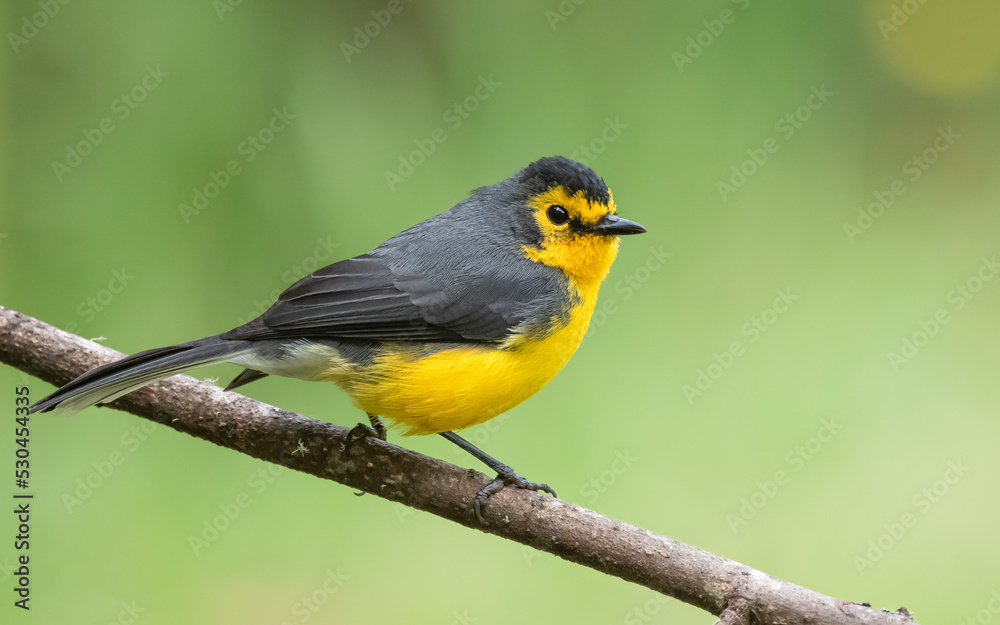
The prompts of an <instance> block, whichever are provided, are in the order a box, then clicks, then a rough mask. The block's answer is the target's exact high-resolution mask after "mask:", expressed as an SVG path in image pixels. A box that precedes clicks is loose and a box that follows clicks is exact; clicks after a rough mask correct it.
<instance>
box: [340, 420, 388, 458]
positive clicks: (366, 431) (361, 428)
mask: <svg viewBox="0 0 1000 625" xmlns="http://www.w3.org/2000/svg"><path fill="white" fill-rule="evenodd" d="M368 437H374V438H378V439H381V440H385V428H384V427H383V428H382V432H381V433H379V431H378V430H377V429H375V428H373V427H371V426H369V425H365V424H364V423H359V424H357V425H355V426H354V427H352V428H351V431H350V432H348V433H347V439H346V440H345V441H344V453H350V452H351V446H352V445H354V441H358V440H361V439H362V438H368Z"/></svg>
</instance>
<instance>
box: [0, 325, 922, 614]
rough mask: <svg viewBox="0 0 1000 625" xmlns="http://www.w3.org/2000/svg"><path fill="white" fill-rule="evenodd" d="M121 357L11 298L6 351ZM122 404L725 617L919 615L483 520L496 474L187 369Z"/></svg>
mask: <svg viewBox="0 0 1000 625" xmlns="http://www.w3.org/2000/svg"><path fill="white" fill-rule="evenodd" d="M120 357H121V354H119V353H118V352H116V351H114V350H111V349H108V348H106V347H104V346H102V345H98V344H97V343H93V342H91V341H88V340H86V339H83V338H81V337H79V336H75V335H73V334H69V333H67V332H63V331H62V330H59V329H58V328H55V327H53V326H50V325H47V324H45V323H42V322H41V321H38V320H37V319H34V318H32V317H29V316H27V315H24V314H22V313H19V312H17V311H14V310H10V309H8V308H4V307H3V306H0V361H2V362H4V363H6V364H9V365H12V366H14V367H17V368H18V369H20V370H22V371H25V372H27V373H30V374H32V375H34V376H37V377H39V378H41V379H42V380H45V381H46V382H50V383H52V384H56V385H61V384H65V383H66V382H68V381H70V380H71V379H73V378H75V377H76V376H78V375H79V374H81V373H83V372H85V371H88V370H89V369H92V368H93V367H96V366H98V365H101V364H104V363H107V362H110V361H113V360H117V359H118V358H120ZM111 406H112V407H113V408H117V409H119V410H124V411H127V412H130V413H132V414H135V415H138V416H140V417H143V418H146V419H149V420H151V421H155V422H156V423H160V424H162V425H165V426H168V427H171V428H173V429H175V430H178V431H181V432H186V433H188V434H191V435H192V436H197V437H198V438H202V439H205V440H207V441H210V442H213V443H215V444H217V445H221V446H223V447H228V448H230V449H233V450H236V451H239V452H242V453H244V454H247V455H249V456H253V457H254V458H260V459H261V460H267V461H268V462H273V463H275V464H280V465H282V466H285V467H288V468H290V469H295V470H296V471H302V472H303V473H309V474H311V475H315V476H317V477H321V478H324V479H328V480H333V481H335V482H339V483H341V484H344V485H346V486H349V487H351V488H355V489H358V490H362V491H364V492H366V493H371V494H373V495H376V496H378V497H382V498H385V499H388V500H390V501H397V502H400V503H403V504H405V505H407V506H411V507H413V508H417V509H418V510H424V511H426V512H430V513H432V514H436V515H438V516H440V517H443V518H446V519H449V520H451V521H454V522H456V523H459V524H461V525H464V526H466V527H470V528H472V529H477V530H480V531H483V532H487V533H490V534H495V535H497V536H500V537H502V538H506V539H508V540H513V541H516V542H519V543H521V544H524V545H529V546H531V547H534V548H536V549H539V550H541V551H546V552H548V553H551V554H554V555H557V556H559V557H561V558H565V559H566V560H569V561H571V562H576V563H579V564H583V565H585V566H588V567H590V568H593V569H595V570H597V571H600V572H602V573H606V574H608V575H614V576H615V577H620V578H621V579H624V580H627V581H630V582H634V583H636V584H639V585H642V586H645V587H647V588H650V589H652V590H655V591H657V592H660V593H663V594H665V595H669V596H671V597H675V598H677V599H680V600H681V601H684V602H686V603H689V604H691V605H694V606H697V607H699V608H702V609H703V610H707V611H708V612H711V613H712V614H714V615H717V616H719V617H720V618H719V622H721V623H782V624H784V623H851V624H855V625H856V624H859V623H880V624H893V625H913V623H914V621H913V620H912V618H911V617H910V615H909V612H907V611H906V610H905V609H903V608H901V609H900V610H899V611H897V612H887V611H883V610H877V609H874V608H871V607H869V606H867V605H862V604H858V603H853V602H845V601H839V600H837V599H833V598H831V597H827V596H825V595H821V594H819V593H816V592H813V591H811V590H808V589H806V588H802V587H801V586H796V585H795V584H792V583H790V582H786V581H784V580H781V579H778V578H775V577H772V576H770V575H767V574H766V573H762V572H760V571H757V570H755V569H752V568H750V567H748V566H745V565H743V564H740V563H738V562H734V561H732V560H728V559H726V558H723V557H722V556H718V555H715V554H712V553H708V552H706V551H702V550H701V549H697V548H695V547H691V546H689V545H685V544H684V543H681V542H678V541H676V540H672V539H670V538H666V537H663V536H658V535H656V534H653V533H652V532H648V531H646V530H643V529H641V528H638V527H635V526H632V525H629V524H627V523H623V522H621V521H618V520H615V519H612V518H609V517H606V516H603V515H600V514H598V513H596V512H592V511H590V510H587V509H585V508H581V507H579V506H576V505H574V504H571V503H567V502H565V501H562V500H559V499H555V498H552V497H547V496H543V495H540V494H538V493H534V492H529V491H525V490H519V489H513V488H507V489H504V490H502V491H501V492H499V493H497V494H496V495H494V496H493V497H492V498H491V499H490V501H489V503H488V505H487V506H486V508H485V510H484V516H485V518H486V520H487V523H488V525H486V526H483V525H481V524H480V523H479V522H478V521H477V520H476V518H475V515H474V514H473V512H472V508H471V503H472V501H473V498H474V497H475V495H476V493H477V492H478V491H479V489H481V488H482V487H483V486H485V485H486V483H487V482H489V481H490V479H491V478H490V477H487V476H485V475H483V474H481V473H478V472H475V471H471V470H468V469H462V468H460V467H457V466H454V465H451V464H448V463H445V462H442V461H440V460H435V459H433V458H428V457H426V456H423V455H420V454H417V453H414V452H412V451H409V450H407V449H403V448H401V447H397V446H396V445H392V444H389V443H385V442H383V441H380V440H375V439H373V438H366V439H362V440H360V441H357V442H356V443H355V444H354V445H353V446H352V447H351V448H350V453H345V451H344V441H345V439H346V435H347V431H348V430H347V429H346V428H342V427H338V426H335V425H332V424H329V423H325V422H323V421H316V420H314V419H309V418H306V417H303V416H301V415H298V414H294V413H291V412H286V411H284V410H280V409H278V408H275V407H273V406H269V405H267V404H263V403H261V402H258V401H255V400H252V399H249V398H247V397H243V396H242V395H238V394H236V393H232V392H230V393H227V392H224V391H223V390H222V389H221V388H219V387H217V386H214V385H212V384H208V383H206V382H201V381H199V380H195V379H193V378H190V377H187V376H174V377H171V378H168V379H167V380H164V381H163V382H160V383H159V384H155V385H153V386H149V387H146V388H144V389H141V390H138V391H136V392H134V393H131V394H129V395H126V396H124V397H122V398H120V399H118V400H117V401H115V402H113V403H112V404H111ZM42 418H44V417H42ZM300 441H301V444H302V445H304V446H305V448H306V449H307V450H308V451H303V450H302V449H301V448H300ZM296 450H298V452H296Z"/></svg>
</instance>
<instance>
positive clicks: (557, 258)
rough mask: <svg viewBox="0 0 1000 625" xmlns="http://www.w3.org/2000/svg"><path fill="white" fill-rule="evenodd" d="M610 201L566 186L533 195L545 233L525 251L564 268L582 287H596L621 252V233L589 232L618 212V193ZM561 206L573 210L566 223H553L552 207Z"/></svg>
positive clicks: (575, 283)
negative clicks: (550, 214)
mask: <svg viewBox="0 0 1000 625" xmlns="http://www.w3.org/2000/svg"><path fill="white" fill-rule="evenodd" d="M609 197H611V199H610V200H609V201H608V203H607V204H603V203H601V202H592V201H590V200H588V199H587V198H586V197H585V196H584V194H583V191H578V192H577V193H576V194H574V195H570V194H569V192H568V191H567V190H566V188H565V187H563V186H558V187H553V188H552V189H549V190H548V191H545V192H544V193H540V194H538V195H536V196H534V197H532V198H531V199H530V200H529V201H528V202H527V205H528V206H530V207H531V208H533V209H534V211H535V222H536V223H537V224H538V230H539V232H540V233H541V235H542V240H541V245H540V246H538V247H533V246H530V245H525V246H523V247H522V250H523V252H524V255H525V256H526V257H528V258H530V259H531V260H534V261H536V262H539V263H543V264H545V265H549V266H552V267H556V268H558V269H561V270H562V271H563V273H565V274H566V275H567V276H569V277H570V278H571V279H572V280H573V281H574V286H576V287H577V288H578V289H580V290H581V291H587V292H589V291H591V290H593V293H594V295H595V296H596V294H597V287H598V286H600V284H601V281H602V280H604V277H605V276H606V275H607V274H608V270H610V269H611V263H612V262H613V261H614V260H615V255H616V254H617V253H618V237H616V236H606V235H603V234H599V233H596V232H589V231H588V230H589V228H590V227H592V226H594V225H596V224H597V222H598V221H600V220H601V218H603V217H604V216H605V215H609V214H611V215H614V214H616V213H617V212H618V211H617V209H616V208H615V201H614V197H613V196H610V193H609ZM553 206H561V207H562V208H563V209H565V210H566V212H567V213H568V214H569V219H568V220H567V221H566V222H565V223H562V224H558V223H553V221H552V220H551V219H550V218H549V209H550V208H551V207H553Z"/></svg>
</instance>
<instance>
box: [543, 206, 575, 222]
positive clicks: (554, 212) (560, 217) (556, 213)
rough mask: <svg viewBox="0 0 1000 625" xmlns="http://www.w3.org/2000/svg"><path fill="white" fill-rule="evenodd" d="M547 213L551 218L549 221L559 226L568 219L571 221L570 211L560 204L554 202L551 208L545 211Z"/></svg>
mask: <svg viewBox="0 0 1000 625" xmlns="http://www.w3.org/2000/svg"><path fill="white" fill-rule="evenodd" d="M545 215H546V216H547V217H548V218H549V221H551V222H552V223H554V224H555V225H557V226H561V225H563V224H564V223H566V222H567V221H569V213H568V212H566V209H565V208H563V207H562V206H559V205H558V204H553V205H552V206H550V207H549V210H547V211H545Z"/></svg>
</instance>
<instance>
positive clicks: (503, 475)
mask: <svg viewBox="0 0 1000 625" xmlns="http://www.w3.org/2000/svg"><path fill="white" fill-rule="evenodd" d="M504 486H513V487H514V488H523V489H525V490H533V491H535V492H539V491H543V492H546V493H548V494H550V495H552V496H553V497H555V496H556V491H554V490H552V487H551V486H549V485H548V484H538V483H536V482H529V481H528V480H526V479H525V478H524V477H522V476H520V475H518V474H517V473H514V470H513V469H511V468H510V467H508V466H507V465H500V466H499V467H498V471H497V476H496V478H494V480H493V481H492V482H490V483H489V484H487V485H486V486H485V487H483V489H482V490H480V491H479V492H478V493H476V498H475V500H473V503H472V506H473V508H474V509H475V511H476V518H477V519H479V522H480V523H482V524H483V525H486V519H484V518H483V513H482V509H483V506H484V505H486V501H487V500H488V499H489V498H490V497H491V496H493V495H494V494H495V493H497V492H499V491H500V490H501V489H503V487H504Z"/></svg>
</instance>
